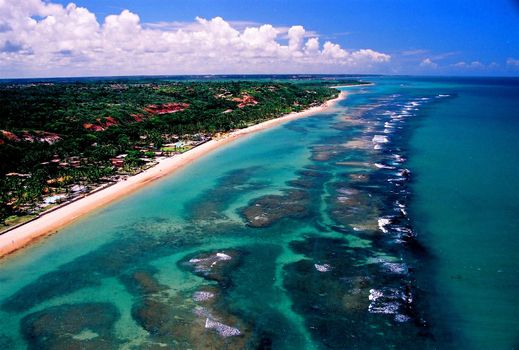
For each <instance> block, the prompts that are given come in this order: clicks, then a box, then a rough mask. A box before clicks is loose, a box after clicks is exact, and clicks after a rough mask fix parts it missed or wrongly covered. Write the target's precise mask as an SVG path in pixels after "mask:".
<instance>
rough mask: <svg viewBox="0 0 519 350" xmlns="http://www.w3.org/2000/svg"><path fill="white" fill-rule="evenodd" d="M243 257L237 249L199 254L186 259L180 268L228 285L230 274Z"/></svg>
mask: <svg viewBox="0 0 519 350" xmlns="http://www.w3.org/2000/svg"><path fill="white" fill-rule="evenodd" d="M242 255H243V253H242V252H241V251H239V250H235V249H233V250H231V249H228V250H222V251H216V252H204V253H197V254H195V255H190V256H188V257H186V258H184V259H183V260H182V261H181V262H180V266H181V267H183V268H187V269H188V270H189V271H191V272H193V273H194V274H196V275H198V276H201V277H204V278H205V279H208V280H213V281H217V282H220V283H224V284H226V283H228V282H229V280H230V277H229V274H230V272H231V271H232V270H233V269H234V268H235V267H236V266H237V265H238V264H239V263H240V259H241V257H242Z"/></svg>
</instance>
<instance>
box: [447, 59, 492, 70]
mask: <svg viewBox="0 0 519 350" xmlns="http://www.w3.org/2000/svg"><path fill="white" fill-rule="evenodd" d="M453 66H454V67H456V68H463V69H483V68H485V65H484V64H483V63H481V62H479V61H472V62H469V63H467V62H465V61H460V62H458V63H455V64H453ZM492 66H496V63H495V62H494V64H493V65H492Z"/></svg>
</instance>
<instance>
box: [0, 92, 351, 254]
mask: <svg viewBox="0 0 519 350" xmlns="http://www.w3.org/2000/svg"><path fill="white" fill-rule="evenodd" d="M346 96H347V93H346V92H345V91H341V93H340V94H339V96H338V97H337V98H336V99H333V100H329V101H327V102H325V103H324V104H323V105H321V106H318V107H312V108H309V109H307V110H305V111H302V112H297V113H290V114H287V115H284V116H282V117H279V118H276V119H271V120H268V121H265V122H262V123H259V124H256V125H253V126H250V127H248V128H245V129H239V130H235V131H233V132H231V133H229V134H227V135H226V136H225V137H222V138H220V139H217V140H211V141H209V142H206V143H204V144H202V145H200V146H198V147H195V148H194V149H192V150H189V151H188V152H185V153H183V154H180V155H176V156H174V157H171V158H166V159H164V160H162V161H160V162H159V163H158V164H157V165H156V166H154V167H152V168H150V169H148V170H146V171H143V172H141V173H139V174H137V175H135V176H132V177H130V178H128V179H127V180H125V181H121V182H118V183H116V184H115V185H113V186H110V187H108V188H106V189H103V190H101V191H98V192H95V193H92V194H90V195H88V196H86V197H84V198H82V199H80V200H77V201H75V202H73V203H70V204H68V205H65V206H63V207H61V208H59V209H56V210H54V211H52V212H49V213H47V214H44V215H42V216H40V217H39V218H37V219H36V220H33V221H30V222H28V223H26V224H24V225H22V226H19V227H17V228H15V229H13V230H11V231H8V232H6V233H4V234H2V235H0V257H3V256H5V255H8V254H10V253H12V252H14V251H16V250H18V249H20V248H22V247H25V246H27V245H28V244H30V243H32V242H34V241H36V240H37V239H39V238H41V237H44V236H47V235H49V234H53V233H55V232H57V231H58V230H59V229H61V228H63V227H64V226H66V225H68V224H70V223H72V222H73V221H75V220H77V219H78V218H80V217H82V216H84V215H86V214H88V213H90V212H92V211H93V210H95V209H98V208H100V207H102V206H104V205H107V204H109V203H111V202H113V201H115V200H116V199H119V198H121V197H123V196H126V195H128V194H130V193H132V192H134V191H136V190H137V189H140V188H141V187H143V186H145V185H146V184H148V183H150V182H152V181H155V180H157V179H159V178H161V177H164V176H167V175H169V174H171V173H173V172H174V171H176V170H178V169H180V168H182V167H184V166H186V165H187V164H189V163H191V162H193V161H195V160H196V159H198V158H200V157H202V156H204V155H206V154H207V153H209V152H211V151H213V150H215V149H216V148H218V147H220V146H222V145H225V144H227V143H229V142H232V141H234V140H236V139H238V138H240V137H242V136H245V135H248V134H251V133H254V132H257V131H261V130H264V129H267V128H270V127H272V126H274V125H278V124H281V123H285V122H287V121H290V120H294V119H297V118H302V117H305V116H309V115H312V114H315V113H319V112H323V111H325V110H327V109H328V108H330V107H332V106H333V105H334V104H335V103H337V102H338V101H339V100H342V99H344V98H346Z"/></svg>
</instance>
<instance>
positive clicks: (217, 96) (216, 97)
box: [0, 80, 360, 228]
mask: <svg viewBox="0 0 519 350" xmlns="http://www.w3.org/2000/svg"><path fill="white" fill-rule="evenodd" d="M332 84H360V82H358V81H299V82H296V83H294V82H282V81H183V82H178V81H177V82H175V81H160V80H156V81H153V80H152V81H149V80H148V81H107V80H103V81H84V82H66V83H63V82H61V83H60V82H38V83H3V84H0V174H1V180H0V222H1V223H3V224H6V225H7V224H10V223H12V222H16V219H17V218H18V217H20V216H23V215H27V214H35V213H37V212H39V211H41V210H43V209H45V207H46V205H45V204H42V201H43V200H44V198H45V197H49V196H53V195H54V196H55V195H56V194H63V196H62V197H63V198H67V199H70V195H71V193H72V192H74V191H71V189H73V188H75V192H78V193H79V192H86V191H88V190H90V189H92V188H94V187H95V186H96V185H99V184H100V183H102V182H103V181H105V182H106V181H114V179H115V177H114V176H117V175H118V174H121V173H125V174H131V173H132V171H133V172H134V171H136V170H137V169H139V168H140V167H142V166H143V164H144V163H145V161H146V159H147V158H151V159H153V158H154V157H156V156H162V155H170V154H171V152H169V151H172V150H173V151H175V150H179V151H180V150H185V149H187V148H185V147H181V146H178V148H177V146H176V144H175V146H174V147H173V148H171V147H169V148H168V147H164V146H168V145H169V146H171V145H172V143H175V142H176V143H177V144H178V143H179V142H181V143H182V142H186V144H194V145H196V142H200V141H204V140H207V139H209V138H210V137H213V136H214V135H216V134H218V133H222V132H227V131H230V130H233V129H238V128H244V127H247V126H249V125H252V124H256V123H258V122H261V121H264V120H268V119H272V118H275V117H277V116H280V115H282V114H285V113H289V112H292V111H299V110H302V109H305V108H308V107H310V106H313V105H318V104H321V103H323V102H324V101H325V100H327V99H330V98H333V97H335V96H336V95H337V94H338V91H337V90H336V89H333V88H331V87H330V86H331V85H332ZM173 153H174V152H173ZM117 157H119V159H120V160H121V161H120V162H118V161H117ZM123 157H124V158H123ZM114 159H115V160H114ZM114 164H115V165H114ZM74 186H75V187H74ZM78 186H79V187H78ZM47 204H49V203H47ZM0 228H1V227H0Z"/></svg>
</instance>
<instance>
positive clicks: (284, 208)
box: [0, 77, 519, 349]
mask: <svg viewBox="0 0 519 350" xmlns="http://www.w3.org/2000/svg"><path fill="white" fill-rule="evenodd" d="M370 79H371V80H373V81H374V82H375V83H376V84H375V85H374V86H365V87H352V88H345V89H346V90H347V91H348V92H349V95H348V98H347V99H346V100H344V101H342V102H341V103H340V104H339V105H337V106H336V107H335V108H333V109H331V110H328V111H327V112H325V113H321V114H317V115H315V116H312V117H308V118H304V119H300V120H296V121H292V122H289V123H286V124H284V125H282V126H279V127H275V128H272V129H270V130H267V131H263V132H260V133H257V134H254V135H250V136H247V137H246V138H243V139H241V140H239V141H237V142H235V143H232V144H229V145H227V146H224V147H222V148H221V149H219V150H217V151H215V152H213V153H211V154H209V155H207V156H206V157H203V158H201V159H200V160H199V161H197V162H195V163H194V164H192V165H191V166H189V167H187V168H185V169H183V170H181V171H179V172H177V173H176V174H173V175H171V176H169V177H167V178H165V179H163V180H160V181H158V182H156V183H154V184H152V185H150V186H149V187H147V188H145V189H143V190H141V191H139V192H137V193H135V194H134V195H132V196H130V197H127V198H125V199H123V200H121V201H118V202H116V203H114V204H113V205H111V206H108V207H106V208H104V209H102V210H98V211H97V212H95V213H93V214H91V215H89V216H87V217H85V218H84V219H81V220H80V221H78V222H77V223H76V224H74V225H71V226H70V227H68V228H66V229H64V230H62V231H61V232H59V233H58V234H56V235H53V236H51V237H49V238H48V239H45V240H43V241H41V242H40V243H38V244H35V245H34V246H32V247H30V248H28V249H26V250H25V251H23V252H20V253H18V254H15V255H13V256H11V257H9V258H8V259H5V260H4V261H2V263H1V265H0V285H1V288H0V321H1V323H2V328H1V329H0V348H16V349H18V348H20V349H23V348H27V347H28V348H31V349H58V348H59V349H69V348H74V347H77V348H92V349H103V348H107V349H112V348H124V349H143V348H144V349H152V348H175V349H187V348H192V349H243V348H246V349H253V348H257V349H381V348H390V349H391V348H392V349H416V348H426V349H427V348H431V349H434V348H438V349H446V348H468V349H488V348H490V347H492V348H495V349H510V348H514V347H516V346H517V345H518V344H519V338H518V336H519V334H518V330H519V327H518V326H519V317H518V316H517V315H518V312H517V311H519V310H517V306H516V301H515V299H516V292H515V291H516V290H517V287H518V283H519V259H518V258H517V254H516V252H517V251H518V249H517V248H518V246H519V238H518V237H517V233H518V228H519V227H518V226H519V225H518V220H517V217H516V214H517V213H518V212H519V210H518V209H519V199H518V196H517V194H518V193H519V191H518V189H519V180H518V179H517V174H518V170H519V169H518V164H519V162H518V156H517V154H518V152H517V151H518V147H517V142H516V140H515V138H516V135H517V132H518V131H519V128H518V124H519V114H518V111H519V84H518V82H519V81H518V80H517V79H515V80H514V79H479V78H478V79H454V78H414V77H398V78H395V77H393V78H388V77H370Z"/></svg>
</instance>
